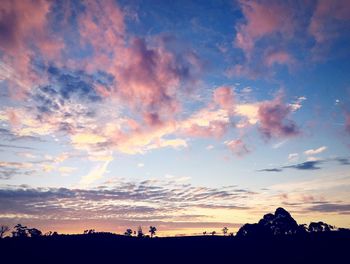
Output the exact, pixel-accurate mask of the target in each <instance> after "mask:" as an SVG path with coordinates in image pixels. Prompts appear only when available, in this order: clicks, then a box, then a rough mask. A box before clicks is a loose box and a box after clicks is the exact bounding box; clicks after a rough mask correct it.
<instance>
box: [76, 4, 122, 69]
mask: <svg viewBox="0 0 350 264" xmlns="http://www.w3.org/2000/svg"><path fill="white" fill-rule="evenodd" d="M85 8H86V9H85V12H84V13H83V14H80V17H79V34H80V38H81V44H82V45H86V44H89V45H91V46H92V47H93V56H92V58H89V60H86V61H85V62H84V65H83V66H84V67H85V68H86V69H87V70H88V71H92V72H93V71H95V70H98V69H104V70H107V71H108V70H109V71H111V68H113V66H114V65H115V64H119V63H122V62H121V61H120V59H119V60H117V59H116V55H117V54H119V53H120V54H122V52H123V48H124V45H125V24H124V14H123V12H122V10H121V9H120V8H119V6H118V5H117V4H116V3H115V1H112V0H108V1H103V2H98V1H86V2H85ZM91 61H93V63H91ZM79 66H81V62H80V63H79Z"/></svg>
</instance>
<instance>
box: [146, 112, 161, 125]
mask: <svg viewBox="0 0 350 264" xmlns="http://www.w3.org/2000/svg"><path fill="white" fill-rule="evenodd" d="M143 119H144V121H145V123H146V125H147V126H149V127H159V126H161V125H163V122H162V121H161V120H160V117H159V115H158V114H157V113H145V114H144V115H143Z"/></svg>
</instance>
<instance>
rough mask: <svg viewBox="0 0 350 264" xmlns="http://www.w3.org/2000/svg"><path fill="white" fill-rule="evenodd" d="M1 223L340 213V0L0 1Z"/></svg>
mask: <svg viewBox="0 0 350 264" xmlns="http://www.w3.org/2000/svg"><path fill="white" fill-rule="evenodd" d="M0 140H1V141H0V223H2V224H7V225H10V226H13V225H15V224H17V223H21V224H25V225H28V226H31V227H36V228H40V229H42V230H43V231H49V230H52V231H58V232H59V233H81V232H82V231H83V230H85V229H90V228H94V229H96V230H97V231H109V232H116V233H123V232H124V231H125V230H126V228H132V229H136V228H137V227H138V226H142V227H144V228H145V229H147V227H148V226H149V225H155V226H156V227H157V229H158V230H159V232H158V234H159V235H163V236H167V235H183V234H187V235H189V234H201V233H202V232H203V231H207V232H211V231H213V230H215V231H217V232H220V230H221V229H222V228H223V227H224V226H227V227H228V228H229V232H235V231H237V229H238V228H239V227H240V226H241V225H242V224H244V223H253V222H256V221H258V220H259V219H260V218H261V216H262V215H263V214H266V213H269V212H273V211H274V210H275V208H277V207H283V208H285V209H287V210H288V211H290V212H291V214H292V215H293V216H294V217H295V218H296V220H297V221H298V222H299V223H309V222H310V221H320V220H322V221H325V222H327V223H329V224H332V225H335V226H338V227H350V217H349V215H350V2H349V1H347V0H335V1H327V0H324V1H323V0H319V1H316V0H304V1H273V0H271V1H234V0H232V1H224V0H222V1H220V0H215V1H214V0H213V1H209V0H208V1H199V0H198V1H195V0H193V1H185V0H179V1H160V0H147V1H146V0H144V1H141V0H140V1H137V0H132V1H125V0H118V1H114V0H106V1H92V0H91V1H45V0H35V1H34V0H33V1H32V0H2V1H1V6H0Z"/></svg>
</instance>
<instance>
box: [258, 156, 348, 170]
mask: <svg viewBox="0 0 350 264" xmlns="http://www.w3.org/2000/svg"><path fill="white" fill-rule="evenodd" d="M333 161H337V162H338V163H339V164H340V165H350V160H349V158H348V157H337V158H332V159H323V160H313V161H305V162H302V163H298V164H294V165H288V166H281V167H277V168H266V169H261V170H258V171H260V172H264V171H265V172H281V171H283V170H284V169H297V170H320V169H322V167H320V166H318V165H320V164H322V163H328V162H333Z"/></svg>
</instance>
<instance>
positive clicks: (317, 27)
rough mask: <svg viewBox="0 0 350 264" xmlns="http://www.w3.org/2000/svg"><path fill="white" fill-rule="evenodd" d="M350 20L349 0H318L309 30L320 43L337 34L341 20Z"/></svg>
mask: <svg viewBox="0 0 350 264" xmlns="http://www.w3.org/2000/svg"><path fill="white" fill-rule="evenodd" d="M345 20H350V2H349V1H348V0H337V1H318V2H317V5H316V9H315V12H314V14H313V16H312V18H311V22H310V26H309V32H310V34H311V35H313V36H314V38H315V40H316V41H317V42H318V43H324V42H326V41H328V40H330V39H333V38H334V37H336V36H337V34H338V32H339V31H340V30H339V29H340V28H341V23H340V22H341V21H345Z"/></svg>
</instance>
